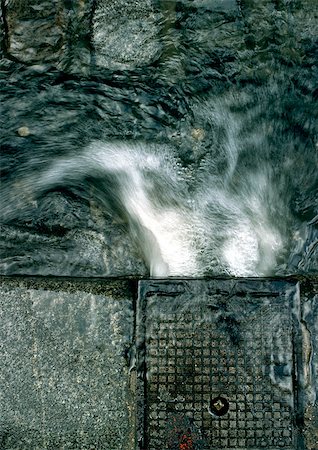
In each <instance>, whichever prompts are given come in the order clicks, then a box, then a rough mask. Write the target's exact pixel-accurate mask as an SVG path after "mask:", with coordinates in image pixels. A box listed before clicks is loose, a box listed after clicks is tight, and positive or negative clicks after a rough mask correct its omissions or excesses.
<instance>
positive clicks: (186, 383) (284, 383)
mask: <svg viewBox="0 0 318 450" xmlns="http://www.w3.org/2000/svg"><path fill="white" fill-rule="evenodd" d="M251 286H253V288H251ZM255 286H256V287H255ZM295 301H297V295H296V291H295V288H294V287H293V286H292V285H289V284H288V283H282V282H271V283H270V282H266V281H258V282H255V281H254V282H253V285H251V283H249V282H244V281H236V282H233V281H218V282H214V281H211V282H205V283H203V282H201V281H188V282H174V283H167V282H160V281H158V282H156V283H153V282H142V283H141V289H140V296H139V311H140V313H139V318H138V333H139V364H140V371H141V373H143V372H144V373H146V376H145V377H142V376H141V377H140V381H139V389H140V396H141V397H142V398H143V399H144V400H143V401H141V402H140V410H139V414H140V415H141V416H142V417H143V420H142V422H141V423H140V447H141V448H143V449H147V450H162V449H165V448H167V449H179V450H180V449H181V450H189V449H191V450H192V449H193V450H194V449H282V448H283V449H285V450H287V449H294V448H296V447H295V438H296V433H295V427H294V407H295V396H294V386H293V379H294V375H295V374H294V349H293V334H294V332H295V325H297V324H295V323H294V319H293V317H292V310H293V308H295V304H294V303H295Z"/></svg>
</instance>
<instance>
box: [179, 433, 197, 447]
mask: <svg viewBox="0 0 318 450" xmlns="http://www.w3.org/2000/svg"><path fill="white" fill-rule="evenodd" d="M179 449H180V450H194V447H193V441H192V437H191V435H187V434H184V435H182V436H181V438H180V443H179Z"/></svg>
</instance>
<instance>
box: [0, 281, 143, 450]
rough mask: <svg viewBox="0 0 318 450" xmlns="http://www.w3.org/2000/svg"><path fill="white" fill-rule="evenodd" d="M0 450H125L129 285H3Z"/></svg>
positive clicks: (130, 440)
mask: <svg viewBox="0 0 318 450" xmlns="http://www.w3.org/2000/svg"><path fill="white" fill-rule="evenodd" d="M0 317H1V319H0V321H1V327H0V354H1V356H0V361H1V370H0V411H1V413H0V448H1V449H3V450H4V449H6V450H9V449H10V450H36V449H38V450H44V449H45V450H46V449H52V450H53V449H54V450H62V449H63V450H74V449H81V450H84V449H100V450H101V449H109V450H120V449H123V450H124V449H125V450H132V449H134V448H135V443H134V421H135V414H134V408H135V390H134V385H133V380H132V379H131V377H130V374H129V358H128V356H127V355H129V350H130V347H131V345H132V339H133V298H132V290H131V289H130V285H129V283H128V282H126V281H123V282H104V281H101V282H92V283H90V282H85V283H82V282H77V281H69V282H65V281H63V282H58V281H54V282H53V281H50V280H45V281H40V282H38V281H32V280H24V281H22V280H15V281H13V280H12V281H10V280H9V281H8V280H3V281H2V282H1V286H0Z"/></svg>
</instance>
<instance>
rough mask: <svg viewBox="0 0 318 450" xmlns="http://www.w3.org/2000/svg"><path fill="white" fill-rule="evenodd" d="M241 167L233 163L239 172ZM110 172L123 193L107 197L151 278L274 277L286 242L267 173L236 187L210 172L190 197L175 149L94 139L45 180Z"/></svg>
mask: <svg viewBox="0 0 318 450" xmlns="http://www.w3.org/2000/svg"><path fill="white" fill-rule="evenodd" d="M231 155H233V150H231ZM234 165H235V162H234V160H233V159H232V162H231V165H230V168H229V171H230V172H231V174H232V173H233V172H234V170H235V168H234ZM103 174H104V176H106V175H107V177H108V179H109V177H110V178H111V179H113V180H114V181H115V182H116V192H115V193H114V192H113V191H112V192H108V191H107V189H106V191H105V193H104V195H105V197H107V196H108V195H111V196H112V197H113V200H114V199H115V201H116V202H117V204H118V208H119V209H121V210H122V212H123V215H124V216H125V217H126V218H127V221H128V223H129V226H130V233H131V237H132V239H133V240H134V241H135V244H136V245H137V246H138V247H139V250H140V253H141V254H142V255H143V257H144V260H145V262H146V264H147V266H148V267H149V271H150V274H151V276H154V277H167V276H202V275H206V274H209V273H210V274H218V273H226V274H229V275H234V276H262V275H269V274H271V273H273V271H274V268H275V264H276V257H277V255H278V254H279V253H280V252H281V251H282V249H283V246H284V242H283V238H282V236H281V233H280V232H279V230H278V229H277V227H276V226H275V225H274V224H273V223H272V222H271V218H270V212H271V209H272V208H273V204H272V203H273V201H276V195H275V191H274V190H273V187H272V186H271V184H270V175H268V176H267V171H266V170H264V171H263V172H262V173H259V172H257V171H256V172H255V173H252V174H249V175H248V176H246V177H245V178H244V180H243V179H242V180H241V183H239V184H238V186H236V187H235V189H234V190H233V189H231V188H230V187H229V183H228V178H227V179H226V180H225V181H222V180H221V179H219V180H217V179H216V178H215V176H214V177H211V176H209V175H208V174H207V175H203V176H202V177H201V179H200V180H199V182H198V183H197V187H196V189H192V191H191V193H190V192H189V190H188V187H187V180H186V177H185V176H184V170H183V169H182V167H181V165H180V163H179V162H178V159H177V157H176V156H175V154H174V151H173V149H171V148H169V147H165V146H157V145H150V144H146V143H144V144H142V143H132V144H128V143H121V142H113V143H108V144H106V143H102V142H94V143H92V144H91V145H90V146H89V147H88V148H87V149H86V150H85V151H84V152H83V153H82V154H80V155H77V156H74V155H73V156H72V157H70V158H69V159H67V158H65V159H61V160H59V161H57V162H55V164H53V165H52V167H51V168H50V169H49V170H48V171H47V172H46V173H44V174H43V176H42V177H41V179H40V180H39V181H38V182H37V183H38V185H39V186H41V188H43V186H45V187H46V188H47V187H49V186H50V185H54V184H55V183H58V182H59V183H60V182H72V181H73V180H75V179H78V178H80V177H83V176H87V175H90V176H98V177H100V178H102V177H103ZM231 174H230V175H231Z"/></svg>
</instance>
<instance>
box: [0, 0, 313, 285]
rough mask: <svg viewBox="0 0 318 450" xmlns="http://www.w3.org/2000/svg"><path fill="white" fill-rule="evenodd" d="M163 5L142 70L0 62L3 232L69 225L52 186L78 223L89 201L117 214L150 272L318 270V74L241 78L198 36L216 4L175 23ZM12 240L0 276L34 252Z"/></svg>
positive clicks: (299, 71) (284, 70)
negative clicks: (87, 70) (157, 46)
mask: <svg viewBox="0 0 318 450" xmlns="http://www.w3.org/2000/svg"><path fill="white" fill-rule="evenodd" d="M168 3H169V2H168ZM168 3H167V5H166V15H167V16H166V17H165V18H164V19H162V20H163V22H162V24H161V25H162V26H161V33H164V36H165V37H162V35H161V41H160V42H161V43H164V50H162V49H161V52H159V54H160V57H156V58H157V59H156V60H155V62H153V63H151V64H149V65H148V67H143V68H141V69H138V68H137V69H133V70H131V69H129V70H127V69H126V67H125V65H123V66H122V68H121V70H118V68H115V69H111V70H109V69H107V70H106V69H102V68H101V67H97V68H96V67H95V69H94V70H92V75H85V76H78V75H74V76H73V75H72V74H65V73H63V72H61V71H58V70H56V69H54V68H52V67H49V66H45V65H31V66H29V67H25V66H22V65H21V64H18V63H17V62H8V61H6V62H4V63H3V64H2V69H1V70H2V72H1V73H2V87H1V92H2V95H3V98H4V102H3V104H4V114H3V118H4V120H3V122H2V124H3V135H2V144H3V145H2V152H1V167H2V184H1V200H0V202H1V208H2V214H1V218H2V224H3V227H11V228H10V230H11V231H10V232H11V234H12V227H16V229H18V231H19V233H20V232H21V230H22V232H28V233H29V232H30V229H31V228H32V227H33V228H32V229H36V233H37V234H38V235H40V236H48V235H50V233H51V234H53V235H54V233H53V231H54V230H55V231H56V229H60V230H62V231H61V232H66V231H65V230H67V231H69V230H70V229H71V228H72V224H71V222H70V223H67V220H66V219H65V218H63V213H59V214H60V216H59V217H57V218H56V219H54V217H53V216H54V214H56V211H55V210H54V208H55V206H54V205H53V204H51V203H50V202H51V200H50V198H51V197H50V196H52V195H53V194H59V195H62V196H64V197H65V198H66V199H67V200H65V201H66V207H65V208H66V209H65V214H67V213H68V212H69V211H68V205H69V203H67V202H70V203H71V204H72V205H74V204H75V207H74V208H73V209H74V212H72V214H73V215H72V220H74V221H75V222H76V220H77V219H76V217H77V216H76V214H77V213H76V204H82V205H86V204H87V202H88V201H89V202H91V203H92V202H93V203H94V204H95V205H97V206H98V208H99V209H100V210H101V211H102V213H101V214H102V215H105V216H107V217H111V218H112V220H113V221H114V223H115V224H116V225H114V226H115V227H117V228H121V229H123V230H124V233H125V236H126V237H125V239H126V240H127V242H130V243H131V242H132V246H133V249H134V250H133V251H134V252H137V253H138V254H139V255H141V258H142V259H143V261H144V262H145V264H146V266H147V268H148V270H149V273H150V274H151V275H152V276H154V277H167V276H205V275H218V274H223V275H224V274H226V275H231V276H264V275H265V276H266V275H284V274H289V273H303V272H316V271H317V269H318V261H317V256H318V250H317V248H318V231H317V224H318V205H317V189H318V171H317V163H318V150H317V146H318V142H317V134H316V133H317V124H316V115H317V110H316V108H315V102H314V97H313V91H312V90H311V89H310V86H311V87H312V86H313V84H314V81H315V76H314V75H313V72H311V71H310V70H309V69H308V65H307V66H306V65H304V66H302V65H301V64H300V65H299V66H297V67H294V66H293V67H292V68H288V67H287V66H286V67H285V66H279V68H278V66H275V67H274V68H276V69H275V70H277V72H276V73H275V70H273V72H272V73H267V75H266V77H265V78H263V79H261V78H259V76H260V75H257V74H256V75H255V77H256V78H253V77H250V79H249V80H247V79H246V77H245V78H244V76H242V77H240V75H239V72H237V71H236V69H235V61H236V60H235V57H234V56H233V55H232V56H231V55H229V53H228V54H227V53H226V52H223V53H220V52H219V53H218V52H217V51H216V50H215V49H213V51H210V53H208V52H207V49H206V46H207V44H206V42H208V39H207V37H206V35H205V34H204V33H203V34H202V32H201V34H200V33H199V34H198V36H196V37H195V34H193V33H194V31H193V30H195V27H196V26H197V27H200V26H201V25H200V23H201V22H202V20H203V17H208V13H209V11H210V9H209V8H207V7H204V8H205V9H204V8H203V6H202V7H199V6H198V5H197V6H196V7H194V6H193V7H192V9H191V8H190V6H189V7H188V10H187V9H186V7H184V8H185V9H184V10H182V11H183V12H182V14H183V16H182V14H181V13H179V16H180V14H181V16H182V17H183V18H184V17H186V18H187V20H185V21H184V22H182V21H181V22H180V20H181V19H180V17H179V16H178V15H176V14H177V13H176V11H175V7H174V8H172V9H171V5H172V3H175V2H170V3H169V4H168ZM228 3H229V4H228V7H229V9H230V10H231V8H232V6H233V5H232V2H228ZM230 3H231V5H232V6H231V5H230ZM185 4H186V2H185ZM233 4H234V3H233ZM169 5H170V6H169ZM168 6H169V7H168ZM230 6H231V8H230ZM200 8H201V9H202V8H203V9H204V11H205V14H206V16H203V15H202V11H201V9H200ZM232 9H233V8H232ZM180 11H181V10H180ZM184 11H187V13H185V12H184ZM210 12H211V11H210ZM177 16H178V17H179V19H180V20H179V25H178V26H177V25H176V22H174V21H173V20H176V17H177ZM173 17H174V19H173ZM182 17H181V18H182ZM237 17H238V16H237ZM237 17H236V19H235V20H238V19H237ZM191 18H192V19H191ZM190 19H191V20H193V21H194V22H195V23H192V22H191V20H190ZM200 20H201V22H200ZM204 20H206V19H204ZM180 23H182V27H183V32H184V33H185V35H186V33H188V36H190V37H191V39H192V41H191V39H190V38H189V37H188V38H187V39H188V40H186V39H185V38H184V39H185V40H184V41H182V39H181V38H180V36H181V35H180V32H179V31H178V30H180V26H181V25H180ZM233 23H234V22H233ZM235 23H238V22H235ZM235 26H236V25H235ZM178 27H179V28H178ZM202 29H203V30H204V27H203V28H202ZM198 31H199V30H198ZM201 31H202V30H201ZM205 31H206V30H205ZM178 33H179V34H178ZM204 36H205V37H204ZM180 39H181V40H180ZM204 39H205V40H204ZM172 43H173V44H174V48H172V47H171V45H172ZM190 44H191V45H190ZM162 45H163V44H162ZM200 45H201V47H200ZM213 52H214V53H213ZM273 52H274V53H275V51H274V50H273ZM308 52H309V50H308ZM308 54H309V53H308ZM245 56H246V55H245ZM245 56H244V57H245ZM233 58H234V59H233ZM308 58H309V56H308ZM233 61H234V62H233ZM242 70H243V69H242ZM45 199H48V200H47V203H46V204H45V203H43V202H45ZM70 199H71V200H70ZM74 202H75V203H74ZM76 202H78V203H76ZM85 202H86V203H85ZM43 204H44V206H41V205H43ZM39 211H40V213H39ZM43 211H44V212H43ZM82 215H85V213H83V212H82V211H81V209H80V208H79V211H78V216H81V217H82ZM44 216H45V217H44ZM39 217H40V218H39ZM43 217H44V218H43ZM48 217H49V218H50V219H47V218H48ZM52 217H53V219H52ZM74 217H75V218H74ZM50 220H51V222H52V221H53V222H54V220H55V222H54V224H53V225H52V226H47V225H46V221H50ZM63 221H64V222H65V223H64V222H63ZM39 223H40V225H41V226H40V225H39ZM77 226H78V225H77V222H76V225H75V226H74V227H73V228H74V229H75V228H76V227H77ZM54 227H55V228H54ZM4 229H5V230H6V228H4ZM63 230H64V231H63ZM4 237H5V239H6V231H5V232H4ZM5 239H4V240H5ZM10 239H11V241H10V242H11V243H10V245H9V244H8V245H6V244H3V248H4V250H3V251H4V260H5V261H6V262H5V266H4V267H5V269H4V272H5V273H15V272H17V271H18V269H17V267H18V266H17V265H19V261H20V260H22V259H23V258H24V259H25V258H28V251H29V252H30V250H26V251H25V253H24V256H21V254H20V255H19V252H17V251H16V253H14V250H12V249H13V247H14V243H12V238H10ZM104 239H105V242H107V232H106V231H105V238H104ZM37 242H38V241H37ZM54 245H56V244H54ZM63 245H64V244H63ZM92 245H93V244H92ZM107 245H110V246H111V245H112V244H111V243H109V244H107ZM30 246H32V244H30ZM57 246H58V245H57ZM44 247H45V246H44ZM51 247H52V246H51ZM63 251H64V250H63ZM39 252H40V253H41V252H45V249H40V250H39ZM56 252H57V253H59V252H60V253H61V252H62V250H59V249H57V250H56ZM64 253H65V252H64ZM64 253H63V255H64ZM19 258H20V259H19ZM39 258H40V259H41V255H40V256H39ZM61 261H63V262H62V264H65V266H67V265H68V264H69V260H67V258H66V260H65V255H64V256H61ZM21 264H22V263H21ZM23 264H24V263H23ZM53 272H54V271H53ZM31 273H32V270H31Z"/></svg>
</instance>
